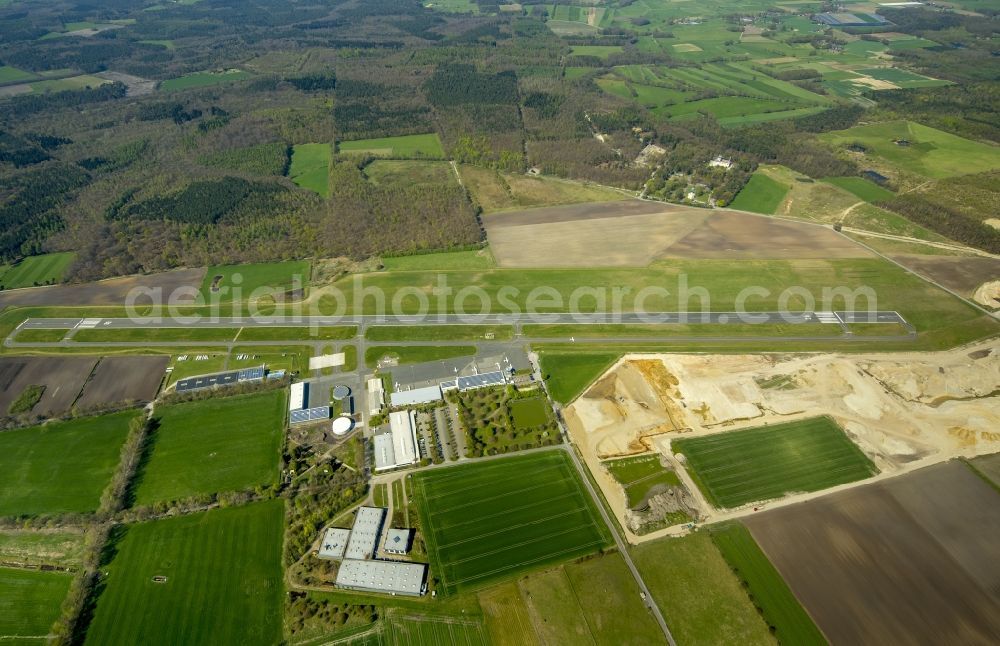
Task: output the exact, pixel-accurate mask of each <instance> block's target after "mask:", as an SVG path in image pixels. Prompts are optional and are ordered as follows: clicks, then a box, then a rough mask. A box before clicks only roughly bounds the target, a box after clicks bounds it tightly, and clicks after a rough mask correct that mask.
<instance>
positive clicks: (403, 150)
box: [337, 132, 444, 159]
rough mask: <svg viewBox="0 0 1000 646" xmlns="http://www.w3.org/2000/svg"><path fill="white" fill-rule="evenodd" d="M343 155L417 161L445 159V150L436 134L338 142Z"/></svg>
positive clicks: (338, 150)
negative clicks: (362, 155)
mask: <svg viewBox="0 0 1000 646" xmlns="http://www.w3.org/2000/svg"><path fill="white" fill-rule="evenodd" d="M337 152H338V153H341V154H366V155H374V156H376V157H403V158H415V159H444V148H442V147H441V139H440V138H439V137H438V135H437V133H436V132H430V133H427V134H422V135H402V136H399V137H379V138H377V139H357V140H355V141H339V142H337Z"/></svg>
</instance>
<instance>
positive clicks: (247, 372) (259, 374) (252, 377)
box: [236, 366, 264, 381]
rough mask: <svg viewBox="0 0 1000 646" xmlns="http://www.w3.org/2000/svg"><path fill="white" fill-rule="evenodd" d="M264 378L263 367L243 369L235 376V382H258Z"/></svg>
mask: <svg viewBox="0 0 1000 646" xmlns="http://www.w3.org/2000/svg"><path fill="white" fill-rule="evenodd" d="M263 378H264V368H263V366H260V367H257V368H244V369H243V370H240V371H239V373H238V374H237V377H236V380H237V381H260V380H261V379H263Z"/></svg>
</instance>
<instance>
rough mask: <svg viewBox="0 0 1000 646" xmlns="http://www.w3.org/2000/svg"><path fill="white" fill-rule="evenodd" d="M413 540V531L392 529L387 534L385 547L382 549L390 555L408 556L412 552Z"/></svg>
mask: <svg viewBox="0 0 1000 646" xmlns="http://www.w3.org/2000/svg"><path fill="white" fill-rule="evenodd" d="M412 538H413V530H412V529H396V528H392V529H390V530H389V531H387V532H386V533H385V545H383V546H382V548H383V549H384V550H385V551H386V552H388V553H390V554H407V553H409V551H410V541H411V539H412Z"/></svg>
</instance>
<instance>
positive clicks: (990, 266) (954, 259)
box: [865, 240, 1000, 298]
mask: <svg viewBox="0 0 1000 646" xmlns="http://www.w3.org/2000/svg"><path fill="white" fill-rule="evenodd" d="M865 241H866V242H867V240H865ZM886 255H888V256H889V257H890V258H892V259H893V260H895V261H896V262H898V263H900V264H901V265H903V266H904V267H906V268H907V269H911V270H913V271H915V272H916V273H917V274H919V275H920V276H926V277H928V278H930V279H931V280H933V281H935V282H937V283H940V284H941V285H944V286H945V287H947V288H948V289H950V290H953V291H955V292H958V293H959V294H962V295H963V296H965V297H966V298H972V297H973V296H975V294H976V291H977V290H978V289H979V288H980V287H981V286H982V285H984V284H986V283H989V282H992V281H995V280H998V279H1000V259H997V258H986V257H982V256H951V255H942V254H914V253H899V252H895V251H891V250H889V251H886Z"/></svg>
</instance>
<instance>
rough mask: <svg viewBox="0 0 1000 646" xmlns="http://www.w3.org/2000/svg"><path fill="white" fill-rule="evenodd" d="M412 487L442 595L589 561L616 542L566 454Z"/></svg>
mask: <svg viewBox="0 0 1000 646" xmlns="http://www.w3.org/2000/svg"><path fill="white" fill-rule="evenodd" d="M413 480H414V491H415V493H416V495H417V500H418V501H419V504H420V513H421V523H422V527H424V528H425V532H426V538H427V544H428V553H429V554H430V555H431V560H432V567H433V573H432V576H434V577H436V578H437V579H438V581H439V583H438V585H437V589H438V590H439V591H440V592H441V593H442V594H452V593H456V592H464V591H467V590H472V589H475V588H478V587H482V586H485V585H487V584H489V583H491V582H495V581H499V580H503V579H506V578H509V577H513V576H516V575H518V574H520V573H522V572H524V571H527V570H529V569H533V568H538V567H543V566H546V565H551V564H553V563H558V562H561V561H564V560H570V559H573V558H576V557H579V556H583V555H585V554H589V553H592V552H595V551H597V550H599V549H601V548H603V547H605V546H607V545H608V544H610V541H611V538H610V535H609V534H608V531H607V528H606V527H605V526H604V525H603V523H602V522H601V520H600V519H599V517H598V516H597V512H596V510H595V508H594V505H593V501H592V500H591V499H590V497H589V496H588V495H587V493H586V491H585V490H584V488H583V485H582V483H581V482H580V479H579V476H578V474H577V473H576V471H575V470H574V468H573V466H572V464H571V463H570V460H569V457H568V456H567V455H566V454H565V453H564V452H563V451H561V450H558V451H546V452H543V453H535V454H531V455H525V456H518V457H512V458H505V459H500V460H491V461H489V462H482V463H479V464H469V465H462V466H457V467H451V468H447V469H439V470H434V471H427V472H423V473H418V474H416V475H415V476H414V478H413Z"/></svg>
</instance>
